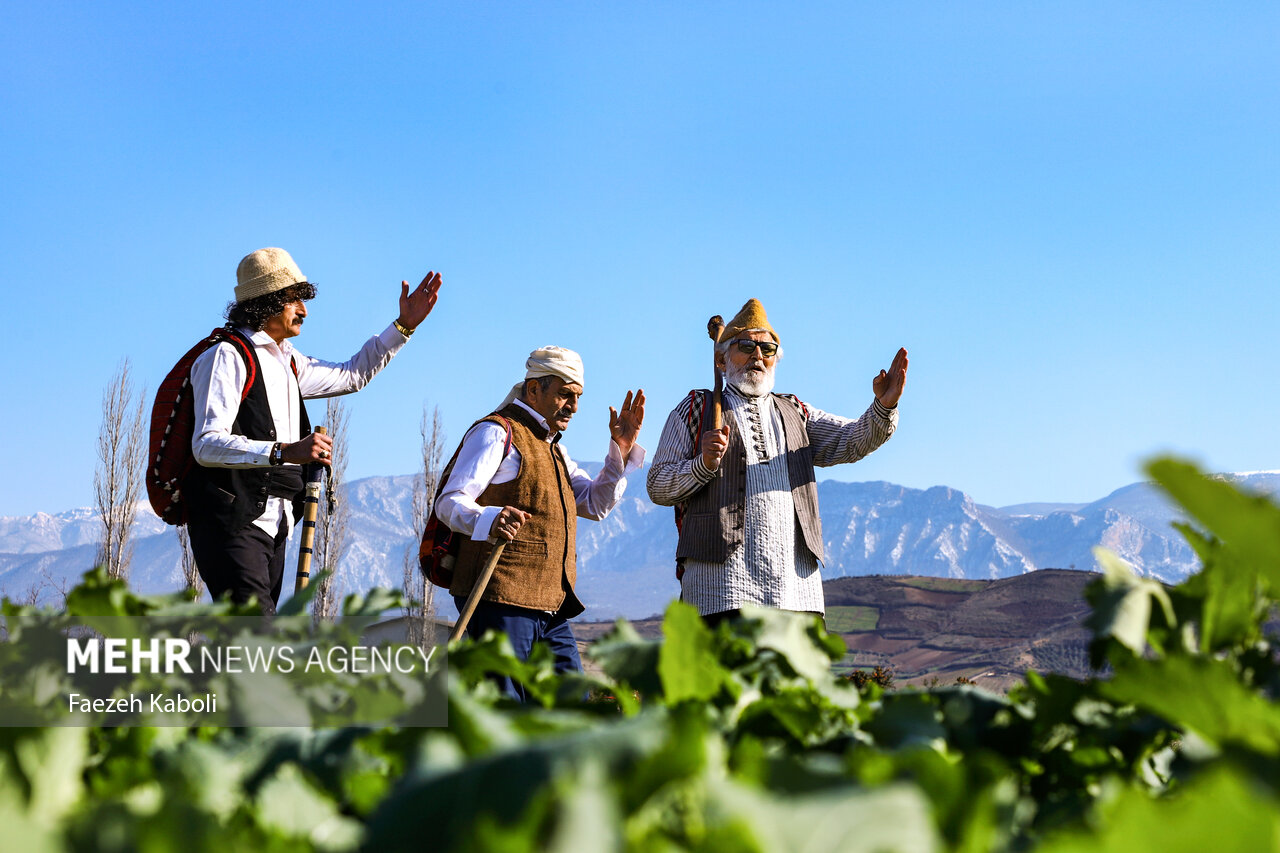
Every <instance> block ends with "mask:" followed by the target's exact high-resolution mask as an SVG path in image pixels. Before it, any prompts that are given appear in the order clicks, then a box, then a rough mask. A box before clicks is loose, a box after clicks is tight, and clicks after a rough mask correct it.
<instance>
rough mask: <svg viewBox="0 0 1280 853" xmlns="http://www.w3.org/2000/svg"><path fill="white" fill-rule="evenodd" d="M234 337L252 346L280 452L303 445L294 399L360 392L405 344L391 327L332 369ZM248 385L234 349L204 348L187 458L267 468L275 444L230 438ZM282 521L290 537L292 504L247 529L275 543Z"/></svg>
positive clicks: (275, 506) (281, 348)
mask: <svg viewBox="0 0 1280 853" xmlns="http://www.w3.org/2000/svg"><path fill="white" fill-rule="evenodd" d="M237 331H239V332H240V333H241V334H243V335H244V336H245V337H247V338H248V339H249V341H250V342H251V343H252V344H253V349H254V354H255V355H257V357H258V365H259V368H260V373H259V375H258V380H257V381H259V382H261V383H262V384H263V388H264V389H265V390H266V392H267V402H268V404H269V405H270V407H271V419H272V421H273V422H274V425H275V430H276V440H277V441H281V442H284V443H286V444H287V443H289V442H293V441H298V440H299V439H301V438H302V436H301V435H299V432H300V430H301V426H300V424H301V412H300V411H299V404H298V393H299V391H301V393H302V396H303V397H304V398H306V399H311V398H314V397H337V396H339V395H341V394H350V393H352V392H354V391H359V390H360V389H361V388H363V387H364V386H365V385H367V384H368V382H369V380H370V379H372V378H373V377H374V375H375V374H377V372H378V371H379V370H381V369H382V368H384V367H386V366H387V363H388V362H390V361H391V359H392V357H393V356H394V355H395V354H396V353H397V352H399V351H400V348H401V347H403V346H404V345H405V342H406V341H407V340H408V338H406V337H405V336H404V335H402V334H400V332H399V331H398V330H397V329H396V327H395V324H392V325H390V326H388V327H387V328H386V329H385V330H384V331H383V332H382V334H380V335H375V336H374V337H372V338H370V339H369V340H367V341H365V344H364V346H362V347H361V348H360V351H359V352H357V353H356V354H355V355H353V356H352V357H351V358H349V359H348V360H346V361H344V362H342V363H341V364H338V363H335V362H331V361H321V360H320V359H318V358H311V357H310V356H305V355H303V354H302V353H300V352H298V351H297V350H296V349H294V346H293V344H292V343H290V342H289V340H288V339H287V338H286V339H285V340H283V341H281V342H280V343H278V344H277V343H276V342H275V341H274V340H273V339H272V338H271V336H270V335H268V334H267V333H266V332H255V331H253V330H252V329H248V328H244V327H241V328H240V329H237ZM290 359H293V361H294V363H295V364H297V366H298V376H297V378H296V379H295V378H294V375H293V369H292V368H291V367H290V366H289V361H290ZM248 378H249V372H248V368H247V367H246V366H245V363H244V358H243V357H242V356H241V355H240V353H239V352H238V351H237V350H236V346H235V344H230V343H221V344H218V345H217V346H215V347H210V348H209V349H208V350H206V351H205V352H203V353H201V355H200V357H199V358H197V359H196V360H195V361H194V362H193V363H192V365H191V388H192V393H193V394H194V396H193V398H192V400H193V402H194V404H195V413H196V422H195V429H194V430H193V432H192V435H191V451H192V453H193V454H194V455H195V459H196V462H197V463H198V464H200V465H206V466H209V467H212V468H261V467H263V466H265V465H270V464H271V460H270V456H271V446H272V445H273V444H274V443H275V442H273V441H259V440H255V439H251V438H246V437H245V436H243V435H237V434H236V433H233V432H232V431H231V425H232V423H234V422H235V419H236V414H237V413H239V411H240V395H241V394H242V393H243V392H244V383H245V382H246V381H247V380H248ZM282 515H283V517H284V518H285V520H286V523H287V524H288V525H289V526H290V528H291V529H292V525H293V521H294V519H293V507H292V504H291V503H290V502H289V501H287V500H285V499H284V498H278V497H272V498H270V499H269V500H268V501H267V507H266V509H265V510H264V511H263V513H262V515H260V516H258V518H257V519H255V520H254V522H253V523H254V524H256V525H257V526H258V527H259V528H261V529H262V530H264V531H266V532H267V533H268V534H270V535H271V536H275V535H276V531H277V530H279V529H280V518H281V517H282Z"/></svg>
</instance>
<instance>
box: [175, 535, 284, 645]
mask: <svg viewBox="0 0 1280 853" xmlns="http://www.w3.org/2000/svg"><path fill="white" fill-rule="evenodd" d="M187 533H188V534H190V536H191V553H192V554H194V555H195V558H196V568H197V569H199V570H200V577H201V578H203V579H204V585H205V586H207V587H208V588H209V594H210V595H211V596H213V598H214V599H217V598H220V597H221V596H223V595H225V594H227V593H230V594H231V600H232V601H234V602H235V603H237V604H244V603H245V602H247V601H248V600H249V599H251V598H255V599H257V601H258V607H259V608H261V609H262V618H263V621H264V622H265V623H269V622H270V621H271V619H272V618H274V617H275V615H276V603H277V602H278V601H279V600H280V587H281V584H282V583H283V581H284V549H285V543H286V541H287V540H288V538H289V525H288V523H287V522H286V521H285V519H284V518H283V517H281V519H280V529H279V530H278V531H277V532H276V535H275V537H274V538H272V537H271V536H269V535H268V534H267V532H266V531H265V530H263V529H262V528H261V527H258V526H257V525H256V524H252V523H250V524H246V525H245V526H244V527H243V528H241V529H240V530H239V531H237V532H235V533H232V534H230V535H228V534H227V533H226V531H225V530H224V529H223V527H222V526H221V525H219V524H217V523H216V522H212V521H211V520H209V519H208V518H197V517H195V516H192V518H191V519H190V521H188V522H187Z"/></svg>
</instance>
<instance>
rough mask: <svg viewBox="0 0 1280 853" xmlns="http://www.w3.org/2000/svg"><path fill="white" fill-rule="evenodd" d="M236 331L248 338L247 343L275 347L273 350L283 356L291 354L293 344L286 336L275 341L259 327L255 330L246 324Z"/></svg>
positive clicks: (269, 347)
mask: <svg viewBox="0 0 1280 853" xmlns="http://www.w3.org/2000/svg"><path fill="white" fill-rule="evenodd" d="M236 331H237V332H239V333H240V334H242V335H244V336H245V337H246V338H248V339H249V343H251V344H253V345H254V346H255V347H265V348H267V349H272V347H274V348H275V349H274V350H273V351H274V352H277V353H279V354H280V355H282V356H284V357H288V356H290V355H292V354H293V344H291V343H289V339H288V338H285V339H284V340H283V341H281V342H280V343H276V340H275V338H273V337H271V336H270V335H268V334H267V333H266V331H264V330H261V329H260V330H258V331H256V332H255V331H254V330H253V329H250V328H249V327H248V326H240V327H239V328H238V329H236Z"/></svg>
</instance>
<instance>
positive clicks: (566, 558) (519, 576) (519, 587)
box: [449, 403, 584, 617]
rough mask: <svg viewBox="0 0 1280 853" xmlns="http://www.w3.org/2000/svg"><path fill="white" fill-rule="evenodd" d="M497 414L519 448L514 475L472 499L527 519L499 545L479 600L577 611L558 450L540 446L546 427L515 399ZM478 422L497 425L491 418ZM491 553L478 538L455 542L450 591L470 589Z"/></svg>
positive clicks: (573, 506)
mask: <svg viewBox="0 0 1280 853" xmlns="http://www.w3.org/2000/svg"><path fill="white" fill-rule="evenodd" d="M497 414H499V415H502V416H504V417H506V418H508V419H509V420H510V421H511V444H512V445H513V446H514V447H515V449H516V450H517V451H519V453H520V473H519V474H517V475H516V478H515V479H514V480H511V481H510V482H507V483H497V484H493V483H490V484H489V486H488V488H486V489H485V490H484V491H483V492H481V493H480V497H479V498H478V499H477V501H476V502H477V503H479V504H480V505H481V506H514V507H517V508H518V509H522V510H525V511H526V512H528V513H531V516H530V518H529V520H528V521H526V522H525V523H524V524H522V525H521V526H520V532H519V533H517V534H516V538H515V539H514V540H513V541H511V542H508V543H507V546H506V548H505V549H504V550H503V552H502V557H501V558H500V559H499V560H498V565H497V566H496V567H495V568H494V571H493V577H492V578H490V580H489V585H488V586H487V587H486V588H485V591H484V596H483V598H484V600H485V601H493V602H497V603H499V604H510V605H514V606H516V607H526V608H528V609H530V610H551V611H557V610H558V611H562V612H563V613H564V614H565V615H566V616H568V617H573V616H577V615H578V614H579V613H581V612H582V611H583V609H584V608H583V606H582V602H580V601H579V600H578V596H577V595H576V594H575V593H574V591H573V585H574V583H575V582H576V581H577V578H578V573H577V564H576V559H575V551H574V533H575V531H576V527H577V518H578V510H577V502H576V501H575V499H574V496H573V484H572V483H570V482H569V469H568V467H567V466H566V465H565V461H564V453H563V451H561V450H560V445H559V443H554V444H548V443H547V440H546V436H547V431H546V430H545V429H544V428H543V427H542V426H541V425H539V424H538V422H537V421H535V420H534V419H533V417H532V416H531V415H530V414H529V413H528V412H526V411H525V410H524V409H523V408H521V407H520V406H517V405H516V404H515V403H512V404H511V405H509V406H507V407H506V408H504V409H502V410H501V411H499V412H497ZM484 420H487V421H494V422H497V423H501V421H498V420H497V419H496V418H493V417H489V418H485V419H484ZM491 550H492V549H491V547H490V545H489V544H488V543H486V542H476V541H473V540H471V539H469V538H468V539H464V540H463V541H462V545H461V548H460V549H459V551H458V561H457V563H455V564H454V569H453V586H451V587H450V588H449V592H450V593H451V594H453V595H456V596H464V597H465V596H467V595H469V594H470V593H471V589H472V587H474V586H475V582H476V579H477V578H478V577H479V575H480V570H481V569H482V568H483V566H484V563H485V560H486V559H488V557H489V554H490V551H491Z"/></svg>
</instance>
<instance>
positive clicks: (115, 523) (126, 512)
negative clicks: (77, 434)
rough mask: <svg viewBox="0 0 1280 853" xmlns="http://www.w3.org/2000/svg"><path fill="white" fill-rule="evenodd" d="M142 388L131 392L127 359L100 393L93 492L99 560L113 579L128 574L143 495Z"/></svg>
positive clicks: (131, 383) (144, 434)
mask: <svg viewBox="0 0 1280 853" xmlns="http://www.w3.org/2000/svg"><path fill="white" fill-rule="evenodd" d="M145 396H146V395H145V392H141V391H140V392H138V393H137V394H136V395H135V394H134V389H133V378H132V375H131V371H130V367H129V360H128V359H125V360H124V361H123V362H121V364H120V367H119V369H118V370H117V371H116V374H115V376H113V377H112V378H111V383H110V384H109V385H108V386H107V389H106V390H105V391H103V393H102V425H101V426H100V427H99V428H98V467H97V469H96V470H95V471H94V472H93V491H94V495H95V497H96V499H97V507H98V515H99V517H100V518H101V519H102V545H101V547H100V548H99V550H98V562H99V564H100V565H102V566H104V567H106V570H107V575H108V576H109V577H112V578H125V577H127V576H128V574H129V561H130V559H131V558H132V556H133V546H132V543H130V541H129V533H130V531H131V530H132V528H133V522H134V518H135V517H136V515H137V512H138V500H139V499H140V498H141V496H142V478H143V475H144V469H143V464H144V462H145V461H146V460H145V456H146V452H147V436H146V432H145V431H144V429H143V413H144V410H143V401H144V398H145Z"/></svg>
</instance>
